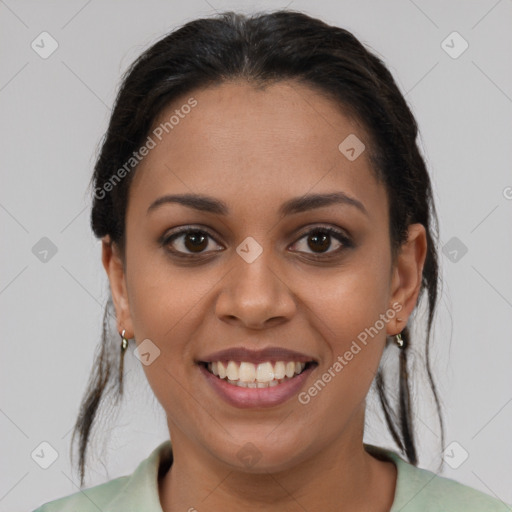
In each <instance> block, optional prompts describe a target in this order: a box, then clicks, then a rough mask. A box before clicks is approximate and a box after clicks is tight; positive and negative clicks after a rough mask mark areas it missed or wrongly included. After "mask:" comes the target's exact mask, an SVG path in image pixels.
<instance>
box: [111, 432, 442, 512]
mask: <svg viewBox="0 0 512 512" xmlns="http://www.w3.org/2000/svg"><path fill="white" fill-rule="evenodd" d="M364 448H365V450H366V451H367V452H368V453H370V454H371V455H374V456H376V457H377V458H380V459H384V460H389V461H391V462H393V463H394V464H395V466H396V468H397V481H396V487H395V495H394V499H393V506H392V508H391V510H390V512H396V511H398V510H400V509H401V508H402V507H403V506H404V505H405V504H406V503H407V502H408V501H410V499H411V497H410V494H411V493H415V492H418V491H419V489H421V488H422V487H423V486H424V485H425V482H424V475H423V473H424V472H422V471H421V470H420V469H418V468H416V466H413V465H412V464H409V463H408V462H406V461H405V460H404V459H402V458H401V457H400V456H399V455H398V453H396V452H394V451H392V450H390V449H386V448H382V447H380V446H375V445H371V444H366V443H365V444H364ZM171 464H172V448H171V441H170V440H169V439H167V440H166V441H164V442H162V443H160V444H159V445H158V446H157V447H156V448H155V449H154V450H153V451H152V452H151V454H150V455H149V457H147V458H146V459H144V460H143V461H142V462H141V463H140V464H139V465H138V466H137V468H136V469H135V471H134V472H133V473H132V474H131V475H130V476H129V477H128V478H127V480H126V481H125V483H124V485H123V486H122V487H121V488H120V490H119V492H118V493H117V494H116V495H115V496H114V497H113V499H112V500H111V501H110V502H109V504H108V507H107V508H106V510H123V511H125V512H139V511H140V510H145V511H146V512H163V510H162V506H161V504H160V495H159V489H158V482H159V477H161V476H162V475H163V474H164V473H165V472H167V470H168V469H169V467H170V465H171ZM406 473H407V474H406ZM434 476H435V475H434ZM406 479H407V482H406V481H405V480H406ZM415 490H416V491H415Z"/></svg>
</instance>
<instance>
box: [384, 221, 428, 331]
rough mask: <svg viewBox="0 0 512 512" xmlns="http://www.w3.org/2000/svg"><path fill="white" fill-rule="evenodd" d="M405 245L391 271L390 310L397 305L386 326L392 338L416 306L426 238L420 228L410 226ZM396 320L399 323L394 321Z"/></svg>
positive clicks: (417, 225)
mask: <svg viewBox="0 0 512 512" xmlns="http://www.w3.org/2000/svg"><path fill="white" fill-rule="evenodd" d="M408 231H409V235H408V238H407V241H406V242H405V243H404V244H403V245H402V247H401V249H400V252H399V254H398V256H397V261H396V262H395V266H394V268H393V271H392V272H393V277H392V280H391V297H390V306H389V307H391V305H392V304H394V303H399V304H401V306H402V309H400V311H397V313H396V316H395V319H394V321H392V322H388V324H387V334H388V335H389V336H393V335H394V334H397V333H399V332H400V331H402V329H403V328H404V326H405V325H406V324H407V320H408V318H409V316H410V314H411V313H412V311H413V309H414V308H415V306H416V302H417V300H418V295H419V292H420V288H421V282H422V277H423V266H424V264H425V258H426V256H427V235H426V231H425V226H423V224H410V225H409V229H408ZM397 318H400V319H401V321H398V320H397Z"/></svg>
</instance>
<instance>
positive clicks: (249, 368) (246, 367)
mask: <svg viewBox="0 0 512 512" xmlns="http://www.w3.org/2000/svg"><path fill="white" fill-rule="evenodd" d="M212 365H213V363H212ZM238 375H239V379H240V380H242V381H244V382H254V381H255V380H256V368H255V367H254V365H253V364H251V363H245V362H242V363H240V369H239V370H238ZM258 380H261V379H260V378H259V376H258Z"/></svg>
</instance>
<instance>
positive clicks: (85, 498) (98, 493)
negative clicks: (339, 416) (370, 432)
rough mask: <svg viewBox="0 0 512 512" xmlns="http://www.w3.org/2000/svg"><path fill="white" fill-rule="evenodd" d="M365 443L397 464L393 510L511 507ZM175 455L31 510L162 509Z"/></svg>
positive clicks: (161, 452)
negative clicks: (162, 490)
mask: <svg viewBox="0 0 512 512" xmlns="http://www.w3.org/2000/svg"><path fill="white" fill-rule="evenodd" d="M364 446H365V449H366V451H367V452H369V453H371V454H372V455H375V456H377V457H378V458H380V457H381V456H382V457H384V459H386V460H391V461H392V462H394V464H395V465H396V467H397V482H396V488H395V497H394V500H393V505H392V507H391V510H390V512H420V511H421V512H511V511H512V507H511V506H510V505H507V504H505V503H504V502H502V501H500V500H499V499H496V498H493V497H491V496H488V495H487V494H484V493H482V492H480V491H477V490H475V489H473V488H471V487H468V486H466V485H463V484H460V483H458V482H456V481H455V480H451V479H449V478H445V477H441V476H437V475H436V474H435V473H433V472H431V471H428V470H426V469H421V468H418V467H416V466H413V465H412V464H409V463H408V462H407V461H405V460H404V459H402V458H401V457H400V456H399V455H398V454H397V453H396V452H394V451H391V450H388V449H385V448H382V447H378V446H374V445H369V444H365V445H364ZM171 457H172V451H171V442H170V440H167V441H164V442H163V443H161V444H160V445H159V446H157V447H156V448H155V449H154V450H153V451H152V452H151V454H150V455H149V457H148V458H147V459H145V460H143V461H142V462H141V463H140V464H139V465H138V466H137V468H136V469H135V471H134V472H133V473H132V474H131V475H126V476H121V477H119V478H116V479H114V480H110V481H108V482H105V483H103V484H100V485H96V486H94V487H90V488H89V489H85V490H83V491H79V492H76V493H74V494H71V495H69V496H65V497H63V498H60V499H57V500H54V501H50V502H48V503H45V504H44V505H42V506H41V507H39V508H38V509H37V510H35V511H33V512H98V510H100V511H101V512H162V507H161V505H160V498H159V494H158V477H159V474H163V473H165V472H166V471H167V470H168V468H169V465H170V463H171V461H172V459H171ZM197 507H198V508H200V507H199V505H197Z"/></svg>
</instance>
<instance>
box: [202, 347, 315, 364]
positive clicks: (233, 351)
mask: <svg viewBox="0 0 512 512" xmlns="http://www.w3.org/2000/svg"><path fill="white" fill-rule="evenodd" d="M214 361H246V362H248V363H253V364H259V363H265V362H267V361H270V362H272V363H276V362H277V361H294V362H298V363H308V362H310V361H313V362H315V363H316V360H315V358H314V357H311V356H308V355H306V354H302V353H300V352H295V351H294V350H288V349H286V348H282V347H266V348H261V349H255V350H253V349H249V348H247V347H232V348H228V349H224V350H219V351H217V352H213V353H211V354H208V355H206V356H204V357H201V358H199V359H198V360H197V362H202V363H211V362H214Z"/></svg>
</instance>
